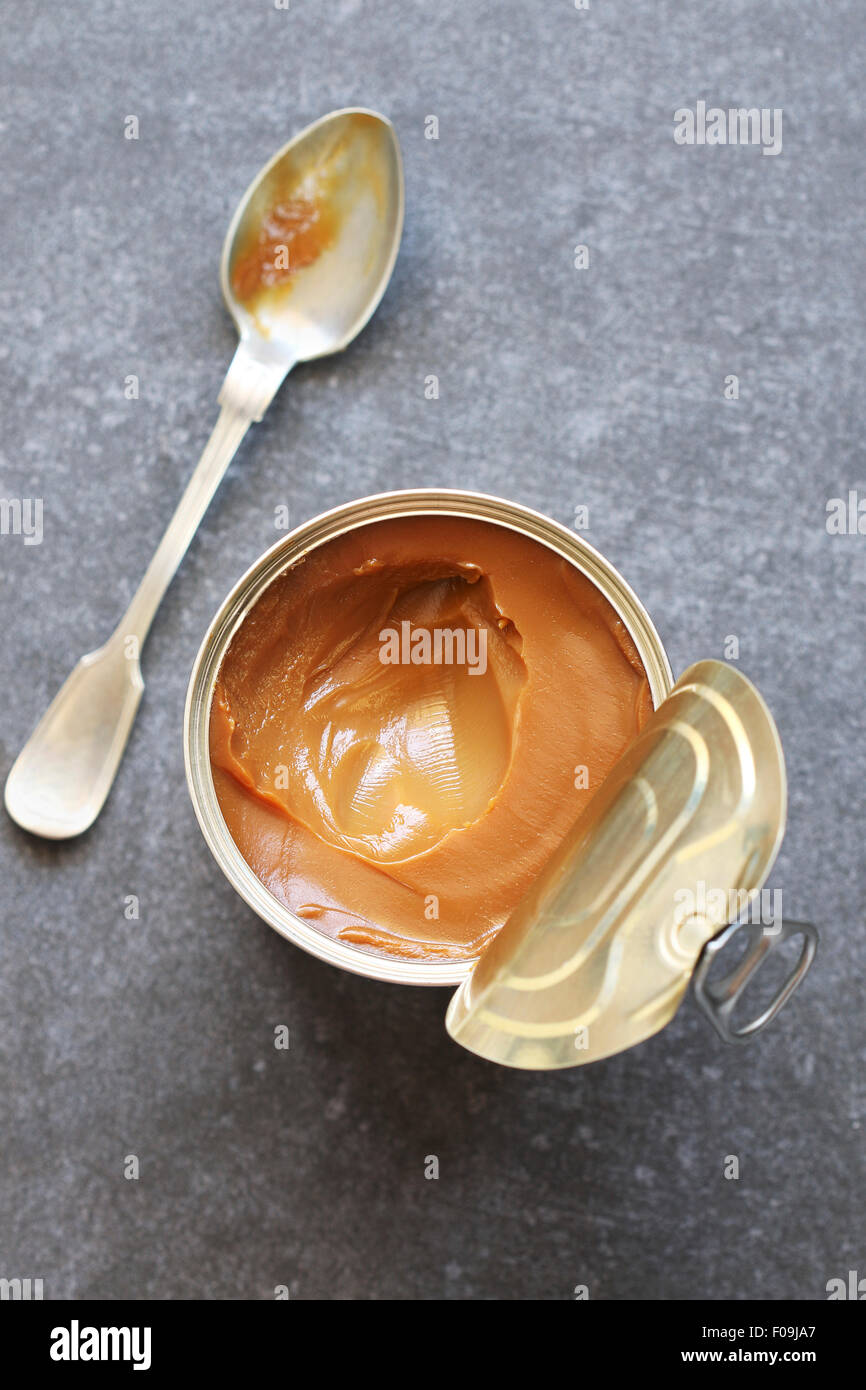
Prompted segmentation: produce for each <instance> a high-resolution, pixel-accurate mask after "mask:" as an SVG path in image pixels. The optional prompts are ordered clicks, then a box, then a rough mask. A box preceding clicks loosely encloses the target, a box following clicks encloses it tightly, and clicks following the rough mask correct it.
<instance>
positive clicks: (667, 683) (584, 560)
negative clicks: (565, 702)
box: [183, 488, 673, 987]
mask: <svg viewBox="0 0 866 1390" xmlns="http://www.w3.org/2000/svg"><path fill="white" fill-rule="evenodd" d="M416 515H428V516H439V515H451V516H465V517H468V518H471V519H475V520H481V521H488V522H491V523H493V524H494V525H499V526H504V527H506V528H507V529H508V530H511V531H515V532H517V533H518V534H521V535H527V536H529V537H531V538H532V539H534V540H536V541H539V542H540V543H541V544H542V545H545V546H546V547H547V548H548V549H549V550H553V551H554V552H555V553H556V554H558V555H561V556H562V558H563V559H565V560H568V561H569V562H570V563H571V564H573V565H574V566H575V568H576V569H578V570H580V571H581V573H583V574H584V575H585V576H586V577H587V578H588V579H589V580H590V581H591V582H592V583H594V584H595V586H596V588H598V589H599V590H600V592H601V593H602V594H603V595H604V596H605V598H606V599H607V600H608V602H609V603H610V604H611V605H612V607H613V608H614V609H615V611H616V612H617V614H618V615H619V617H620V618H621V620H622V622H623V623H624V624H625V627H626V629H627V630H628V632H629V634H630V635H631V638H632V640H633V641H634V643H635V646H636V647H637V650H638V653H639V655H640V658H641V661H642V662H643V664H644V667H645V670H646V673H647V679H648V681H649V686H650V694H651V696H652V701H653V706H654V707H655V706H657V705H658V704H659V703H660V702H661V701H662V700H663V699H664V698H665V696H666V695H667V694H668V692H669V691H670V689H671V687H672V685H673V673H672V671H671V667H670V662H669V661H668V657H667V653H666V651H665V649H664V646H663V644H662V641H661V638H660V637H659V635H658V632H657V631H656V628H655V626H654V624H653V622H652V620H651V618H650V616H649V614H648V612H647V611H646V609H645V608H644V606H643V604H642V603H641V601H640V600H639V598H638V597H637V595H636V594H635V592H634V590H633V589H632V588H631V586H630V585H629V584H628V583H627V582H626V580H625V579H624V578H623V577H622V575H621V574H620V573H619V571H618V570H617V569H616V568H615V567H614V566H613V565H612V564H611V563H610V562H609V561H608V560H606V559H605V558H604V556H603V555H601V554H600V552H599V551H597V550H596V549H595V547H594V546H592V545H590V544H589V542H588V541H585V540H584V539H583V538H582V537H580V536H578V535H576V534H575V533H574V532H573V531H569V530H568V528H567V527H565V526H563V525H562V524H561V523H560V522H558V521H554V520H552V518H550V517H548V516H545V515H544V513H542V512H538V511H535V510H533V509H532V508H531V507H526V506H523V505H522V504H521V503H517V502H511V501H509V500H508V499H507V498H503V497H497V496H494V495H490V494H487V493H480V492H469V491H463V490H461V489H458V488H411V489H406V490H400V491H391V492H380V493H375V494H373V495H371V496H369V497H362V498H359V499H357V500H355V501H351V502H344V503H341V505H340V506H338V507H332V508H331V509H329V510H328V511H325V512H321V513H319V514H318V515H316V516H314V517H312V518H311V519H310V520H308V521H305V522H303V523H302V524H301V525H300V526H298V527H296V528H295V529H294V530H293V531H290V532H288V533H287V534H286V535H285V536H282V537H281V538H280V539H279V540H278V541H277V542H276V543H275V544H274V545H272V546H271V547H270V548H269V549H268V550H266V551H265V552H264V554H263V555H261V556H259V558H258V559H257V560H256V561H255V562H254V563H253V564H252V565H251V566H250V567H249V568H248V569H247V570H246V571H245V573H244V574H243V575H242V576H241V577H240V579H239V580H238V581H237V583H236V584H234V585H233V586H232V588H231V589H230V591H229V593H228V594H227V596H226V598H225V599H224V600H223V602H222V604H221V605H220V607H219V609H218V611H217V613H216V615H215V616H214V618H213V620H212V621H211V623H210V625H209V627H208V629H207V631H206V633H205V635H204V638H203V639H202V642H201V645H200V647H199V649H198V652H197V654H196V657H195V661H194V662H193V667H192V671H191V674H190V679H189V685H188V687H187V696H186V703H185V708H184V722H183V747H184V766H185V769H186V780H187V786H188V787H189V793H190V798H191V800H192V804H193V810H194V811H195V815H196V819H197V820H198V823H199V826H200V828H201V832H202V834H203V836H204V839H205V842H206V844H207V846H208V849H209V850H210V852H211V854H212V855H213V857H214V859H215V860H216V862H217V864H218V865H219V867H220V869H221V870H222V872H223V873H224V874H225V876H226V878H227V879H228V880H229V882H230V883H231V885H232V887H233V888H234V889H235V891H236V892H237V893H238V894H239V896H240V897H241V898H242V899H243V900H244V901H245V902H246V903H247V905H248V906H249V907H251V908H252V909H253V911H254V912H255V913H256V914H257V915H258V916H259V917H261V918H262V920H263V921H265V922H267V924H268V925H269V926H270V927H273V929H274V930H275V931H277V932H278V933H279V934H280V935H281V936H283V937H285V938H286V940H288V941H292V942H294V943H295V945H297V946H301V947H302V948H303V949H304V950H305V951H307V952H308V953H309V954H310V955H313V956H316V957H318V958H319V959H320V960H324V961H327V962H329V964H331V965H336V966H339V967H340V968H341V969H343V970H348V971H350V972H351V973H352V974H355V975H364V976H366V977H368V978H370V979H375V980H386V981H391V982H393V983H397V984H414V985H429V986H436V985H438V986H448V987H453V986H454V985H459V984H461V983H462V982H463V981H464V980H465V979H466V978H467V977H468V976H469V975H470V974H471V973H472V971H473V969H474V967H475V963H476V960H477V957H473V958H472V959H470V960H466V961H423V960H422V961H418V960H408V961H407V960H398V959H393V960H392V959H390V958H388V957H385V956H374V955H373V954H372V953H370V952H365V951H363V950H362V949H361V948H359V947H357V946H349V945H346V944H344V943H343V942H340V941H336V940H334V939H333V938H331V937H328V936H325V935H324V933H323V932H320V931H318V930H317V929H316V928H315V927H314V926H312V925H311V924H310V923H309V922H305V921H304V920H303V919H302V918H300V917H297V916H295V914H294V913H293V912H291V911H290V910H289V909H288V908H287V907H285V906H284V905H283V904H282V903H281V902H280V901H279V899H277V898H275V897H274V896H273V894H272V893H270V892H269V890H268V889H267V888H266V887H265V885H264V884H263V883H262V881H261V879H259V878H258V877H257V875H256V874H255V873H254V872H253V870H252V869H251V868H250V866H249V864H248V863H247V862H246V860H245V859H244V858H243V856H242V854H241V852H240V850H239V849H238V847H237V845H236V844H235V842H234V839H233V838H232V836H231V833H230V832H229V829H228V826H227V825H226V823H225V821H224V819H223V815H222V811H221V810H220V806H219V802H218V800H217V796H216V790H215V788H214V784H213V775H212V772H211V765H210V747H209V726H210V710H211V703H212V700H213V693H214V689H215V686H216V680H217V675H218V673H219V669H220V666H221V665H222V660H223V657H224V656H225V653H226V651H227V649H228V646H229V644H230V642H231V640H232V638H233V637H234V635H235V633H236V632H237V630H238V628H239V627H240V625H241V623H242V622H243V621H244V619H245V618H246V616H247V614H248V613H249V612H250V610H251V609H252V608H253V606H254V605H255V604H256V603H257V602H258V600H259V599H260V598H261V596H262V594H263V593H264V591H265V589H266V588H267V587H268V586H269V585H270V584H271V583H272V582H273V580H274V579H276V578H277V576H278V575H279V574H281V573H283V571H284V570H285V569H286V568H287V567H288V566H289V565H290V564H294V563H296V562H297V561H298V560H300V559H301V558H302V557H303V556H305V555H307V554H309V553H310V551H312V550H314V549H316V548H318V546H320V545H323V544H324V543H325V542H326V541H329V540H333V539H335V538H336V537H337V536H340V535H343V534H345V533H346V532H348V531H354V530H357V529H358V528H359V527H361V526H366V525H368V524H369V523H371V522H376V521H385V520H390V519H392V518H395V517H400V516H416Z"/></svg>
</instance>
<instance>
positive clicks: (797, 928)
mask: <svg viewBox="0 0 866 1390" xmlns="http://www.w3.org/2000/svg"><path fill="white" fill-rule="evenodd" d="M738 931H746V932H748V933H749V936H750V938H751V942H750V945H749V948H748V950H747V951H746V953H745V955H744V956H743V957H742V959H741V960H740V961H738V962H737V964H736V966H735V967H734V969H733V970H731V971H730V973H729V974H727V975H725V976H723V977H722V979H720V980H714V981H712V982H711V981H710V979H709V974H710V970H711V969H712V966H713V962H714V961H715V960H716V957H717V956H718V955H719V954H720V952H721V951H723V950H724V949H725V947H726V946H727V945H728V943H729V942H730V941H731V939H732V938H733V936H734V935H735V933H736V932H738ZM794 936H802V938H803V949H802V951H801V952H800V957H799V959H798V961H797V963H796V965H795V966H794V968H793V970H792V971H791V973H790V974H789V975H788V976H787V978H786V979H785V981H784V983H783V984H782V985H781V987H780V988H779V989H778V990H777V992H776V994H775V995H774V996H773V998H772V999H771V1001H770V1003H769V1004H768V1005H767V1007H766V1008H765V1009H764V1011H763V1013H760V1014H759V1015H758V1017H757V1018H754V1019H752V1021H751V1022H750V1023H745V1024H743V1025H742V1026H741V1027H736V1028H735V1027H734V1025H733V1013H734V1010H735V1008H736V1007H737V1001H738V1000H739V998H740V995H741V994H742V993H743V990H744V989H745V987H746V985H747V984H748V982H749V980H750V979H751V978H752V976H753V975H754V974H755V973H756V971H758V970H759V969H760V968H761V965H762V963H763V961H764V960H765V959H766V958H767V956H768V955H769V953H770V952H771V951H772V950H774V949H775V947H777V946H778V945H779V944H780V943H781V942H782V941H788V940H790V939H791V937H794ZM817 949H818V929H817V927H815V926H814V925H813V923H811V922H789V921H786V920H785V919H784V918H783V919H782V924H781V927H780V929H779V930H776V931H774V932H773V933H772V934H770V933H768V932H767V931H766V929H765V928H764V927H763V926H762V925H761V924H760V923H754V922H732V923H731V924H730V926H727V927H724V928H723V930H722V931H720V932H719V934H718V936H714V937H713V939H712V941H708V942H707V944H706V946H705V947H704V949H703V951H702V952H701V955H700V957H699V959H698V963H697V965H696V966H695V970H694V974H693V976H692V983H693V985H694V991H695V997H696V998H697V1001H698V1003H699V1004H700V1006H701V1009H702V1010H703V1012H704V1013H705V1014H706V1016H707V1018H708V1019H709V1020H710V1023H712V1025H713V1027H714V1028H715V1030H716V1032H717V1033H718V1035H719V1037H720V1038H722V1039H723V1040H724V1041H725V1042H726V1043H745V1042H749V1041H750V1039H751V1038H753V1037H755V1036H756V1034H758V1033H760V1032H761V1030H762V1029H764V1028H766V1026H767V1024H768V1023H771V1022H772V1020H773V1019H774V1018H775V1017H776V1014H777V1013H778V1012H779V1010H780V1009H781V1008H782V1005H783V1004H785V1003H786V1002H787V1000H788V999H790V997H791V995H792V994H793V993H794V990H795V989H796V988H797V986H798V985H799V984H800V982H801V981H802V979H803V977H804V975H805V974H806V971H807V970H808V969H809V967H810V965H811V964H812V961H813V960H814V959H815V952H816V951H817Z"/></svg>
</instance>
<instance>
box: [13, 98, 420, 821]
mask: <svg viewBox="0 0 866 1390" xmlns="http://www.w3.org/2000/svg"><path fill="white" fill-rule="evenodd" d="M325 158H328V159H332V160H335V161H336V162H335V173H334V177H335V180H336V187H337V190H338V193H339V195H340V197H341V199H342V205H343V207H342V213H343V216H342V221H341V225H340V231H339V234H338V235H337V237H336V239H335V242H334V245H333V246H330V247H329V248H328V250H327V252H325V253H323V254H322V257H321V263H317V264H314V265H312V266H311V267H305V268H304V269H303V270H302V271H300V272H298V274H297V276H296V277H295V279H294V280H293V286H292V293H291V294H290V295H287V296H283V297H281V298H280V300H279V304H278V307H277V308H276V309H272V310H268V311H267V312H264V311H263V312H260V313H259V314H258V315H257V316H256V317H254V316H253V315H251V314H250V313H249V312H248V311H247V310H246V309H245V308H244V306H243V305H241V304H239V303H238V302H237V301H236V300H235V298H234V295H233V294H232V290H231V285H230V280H229V269H230V266H231V260H232V255H233V252H234V248H235V245H236V239H237V237H238V236H239V235H240V234H241V233H242V232H243V231H245V230H247V229H248V226H249V222H250V219H251V218H255V217H260V216H262V215H263V214H264V212H265V211H267V196H268V189H269V188H270V187H272V185H273V180H274V179H275V177H277V176H278V175H279V173H280V171H281V170H283V169H284V168H286V167H291V169H292V170H296V169H300V168H303V167H306V166H315V165H316V163H317V161H320V160H322V159H325ZM402 227H403V173H402V164H401V159H400V150H399V146H398V143H397V137H396V134H395V132H394V129H393V127H392V126H391V123H390V122H389V121H388V120H386V119H385V117H384V116H379V115H377V114H376V113H375V112H371V111H366V110H364V109H362V108H352V109H347V110H341V111H334V112H332V113H331V114H330V115H328V116H325V117H323V118H322V119H321V120H319V121H316V122H315V124H313V125H311V126H309V127H307V129H306V130H303V131H301V133H300V134H299V135H297V136H296V137H295V138H294V139H293V140H291V141H290V142H289V144H288V145H286V146H284V148H283V149H281V150H280V151H279V152H278V154H276V155H275V156H274V158H273V159H271V160H270V161H269V162H268V163H267V164H266V165H265V167H264V168H263V169H262V170H261V172H260V173H259V174H258V176H257V177H256V179H255V180H254V181H253V183H252V184H251V185H250V187H249V188H248V189H247V192H246V193H245V194H244V197H243V198H242V199H241V203H240V205H239V207H238V210H237V212H236V213H235V215H234V217H233V219H232V222H231V224H230V226H229V230H228V233H227V235H226V239H225V243H224V246H223V253H222V260H221V265H220V282H221V285H222V291H223V296H224V298H225V301H226V305H227V307H228V309H229V312H230V313H231V315H232V317H233V318H234V320H235V323H236V325H237V328H238V332H239V335H240V343H239V345H238V348H237V351H236V353H235V356H234V358H233V360H232V362H231V364H230V366H229V369H228V372H227V374H226V378H225V381H224V382H223V385H222V389H221V391H220V396H219V404H220V407H221V410H220V415H219V418H218V420H217V423H216V426H215V428H214V431H213V434H212V435H211V437H210V439H209V441H208V443H207V444H206V446H205V449H204V452H203V453H202V456H201V458H200V460H199V462H198V464H197V466H196V469H195V471H194V473H193V475H192V478H191V479H190V482H189V484H188V486H187V489H186V491H185V493H184V495H183V497H182V498H181V501H180V503H179V505H178V507H177V510H176V512H175V514H174V517H173V518H172V520H171V522H170V524H169V526H168V529H167V530H166V532H165V535H164V536H163V538H162V541H161V542H160V544H159V547H158V549H157V551H156V553H155V555H154V557H153V559H152V561H151V563H150V565H149V567H148V569H147V572H146V574H145V576H144V578H143V580H142V582H141V585H140V586H139V589H138V591H137V592H136V594H135V596H134V598H133V600H132V602H131V604H130V605H129V608H128V610H127V612H126V613H125V614H124V616H123V617H122V618H121V620H120V622H119V624H118V626H117V628H116V629H115V631H114V633H113V634H112V636H111V637H110V638H109V639H108V641H107V642H106V643H105V645H104V646H102V647H100V648H99V649H98V650H97V651H93V652H89V653H88V654H87V655H86V656H84V657H82V658H81V660H80V661H79V663H78V665H77V666H76V667H75V669H74V670H73V672H72V674H71V675H70V676H69V677H68V678H67V680H66V681H65V683H64V684H63V686H62V687H61V689H60V691H59V692H58V694H57V695H56V696H55V697H54V699H53V701H52V702H51V704H50V706H49V707H48V710H47V711H46V713H45V714H44V715H43V717H42V719H41V720H40V722H39V723H38V724H37V726H36V728H35V729H34V731H33V733H32V734H31V736H30V738H29V739H28V741H27V743H26V744H25V746H24V748H23V749H22V751H21V753H20V754H19V756H18V758H17V760H16V761H15V763H14V764H13V766H12V769H11V771H10V773H9V776H8V778H7V781H6V789H5V801H6V809H7V811H8V812H9V814H10V816H11V817H12V819H13V820H15V821H17V822H18V824H19V825H21V826H22V827H23V828H24V829H25V830H29V831H31V832H32V833H33V834H37V835H42V836H45V837H46V838H49V839H67V838H69V837H70V836H74V835H80V834H81V833H82V832H83V831H84V830H86V829H87V828H88V827H89V826H90V825H92V823H93V821H94V820H95V819H96V817H97V816H98V814H99V812H100V811H101V809H102V806H103V805H104V802H105V799H106V797H107V796H108V793H109V791H110V789H111V784H112V782H113V781H114V777H115V775H116V772H117V769H118V766H119V764H120V760H121V758H122V756H123V751H124V749H125V747H126V743H127V740H128V738H129V734H130V731H131V729H132V725H133V723H134V720H135V716H136V712H137V710H138V706H139V702H140V700H141V696H142V693H143V691H144V682H143V680H142V676H141V666H140V660H139V658H140V654H141V648H142V647H143V645H144V642H145V640H146V638H147V634H148V631H149V629H150V625H151V622H152V620H153V616H154V614H155V612H156V610H157V608H158V607H159V604H160V603H161V601H162V598H163V595H164V594H165V591H166V589H167V588H168V586H169V584H170V583H171V580H172V578H173V577H174V574H175V572H176V570H177V567H178V565H179V564H180V562H181V560H182V559H183V556H184V554H185V553H186V550H187V547H188V545H189V543H190V541H191V540H192V538H193V536H194V535H195V532H196V530H197V529H198V526H199V524H200V522H201V520H202V517H203V516H204V514H205V512H206V510H207V508H208V506H209V504H210V501H211V498H212V497H213V495H214V493H215V492H216V489H217V487H218V486H219V484H220V482H221V480H222V478H223V475H224V474H225V471H226V469H227V468H228V466H229V464H230V462H231V460H232V459H233V457H234V455H235V453H236V451H237V449H238V446H239V445H240V443H241V440H242V439H243V437H244V435H245V434H246V432H247V430H248V429H249V427H250V425H251V424H252V423H253V422H255V421H258V420H261V418H262V416H263V415H264V412H265V411H266V409H267V407H268V406H269V404H270V402H271V400H272V399H273V397H274V395H275V394H276V392H277V390H278V389H279V387H280V385H281V384H282V382H283V379H284V378H285V377H286V375H287V374H288V372H289V371H291V369H292V367H293V366H294V365H295V363H296V362H300V361H306V360H308V359H309V358H312V357H321V356H323V355H325V354H327V353H332V352H339V351H341V350H342V349H343V348H345V347H346V346H347V345H348V343H349V342H351V340H352V339H353V338H354V337H355V335H356V334H357V333H358V332H360V330H361V329H362V328H363V327H364V325H365V323H366V322H367V320H368V319H369V318H370V315H371V314H372V313H373V312H374V310H375V308H376V306H377V305H378V303H379V301H380V299H381V298H382V295H383V293H384V291H385V287H386V286H387V284H388V280H389V279H390V276H391V271H392V269H393V267H394V262H395V260H396V258H397V251H398V248H399V244H400V237H401V233H402Z"/></svg>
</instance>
